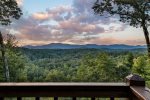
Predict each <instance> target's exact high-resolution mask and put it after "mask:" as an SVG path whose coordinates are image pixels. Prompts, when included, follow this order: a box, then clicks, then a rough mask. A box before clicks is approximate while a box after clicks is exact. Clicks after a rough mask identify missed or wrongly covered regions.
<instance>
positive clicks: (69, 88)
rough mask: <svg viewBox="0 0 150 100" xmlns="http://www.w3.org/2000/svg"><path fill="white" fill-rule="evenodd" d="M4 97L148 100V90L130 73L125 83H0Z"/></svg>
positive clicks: (18, 98)
mask: <svg viewBox="0 0 150 100" xmlns="http://www.w3.org/2000/svg"><path fill="white" fill-rule="evenodd" d="M5 97H17V100H22V97H35V100H40V97H53V98H54V100H58V97H72V100H76V99H77V97H88V98H91V100H95V98H110V100H115V98H128V100H150V90H149V89H148V88H146V87H145V81H144V80H143V79H142V78H141V77H139V76H137V75H130V76H128V77H127V78H126V82H125V83H0V100H4V98H5Z"/></svg>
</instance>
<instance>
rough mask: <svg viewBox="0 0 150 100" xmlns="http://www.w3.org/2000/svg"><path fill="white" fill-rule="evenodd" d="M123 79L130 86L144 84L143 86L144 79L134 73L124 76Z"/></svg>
mask: <svg viewBox="0 0 150 100" xmlns="http://www.w3.org/2000/svg"><path fill="white" fill-rule="evenodd" d="M125 81H126V83H127V84H128V85H130V86H144V87H145V80H144V79H143V78H142V77H141V76H139V75H136V74H130V75H128V76H127V77H126V78H125Z"/></svg>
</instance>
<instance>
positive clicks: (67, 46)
mask: <svg viewBox="0 0 150 100" xmlns="http://www.w3.org/2000/svg"><path fill="white" fill-rule="evenodd" d="M24 48H29V49H82V48H83V49H86V48H87V49H90V48H93V49H142V48H146V46H141V45H137V46H131V45H125V44H113V45H97V44H85V45H72V44H62V43H51V44H47V45H40V46H32V45H27V46H24Z"/></svg>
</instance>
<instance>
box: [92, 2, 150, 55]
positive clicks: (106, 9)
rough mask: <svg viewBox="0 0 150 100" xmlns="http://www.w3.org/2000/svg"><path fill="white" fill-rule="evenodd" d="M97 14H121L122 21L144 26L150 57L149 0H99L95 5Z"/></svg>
mask: <svg viewBox="0 0 150 100" xmlns="http://www.w3.org/2000/svg"><path fill="white" fill-rule="evenodd" d="M93 10H94V12H95V13H96V14H100V15H109V16H113V15H119V17H120V21H121V22H124V23H126V22H127V23H129V24H130V26H133V27H142V28H143V32H144V35H145V40H146V44H147V51H148V56H149V57H150V39H149V31H148V27H149V26H150V1H149V0H101V1H99V0H97V1H96V2H95V4H94V6H93Z"/></svg>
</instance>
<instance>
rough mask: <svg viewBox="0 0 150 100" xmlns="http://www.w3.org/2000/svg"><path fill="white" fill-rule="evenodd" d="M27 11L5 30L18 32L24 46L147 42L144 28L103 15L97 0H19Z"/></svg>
mask: <svg viewBox="0 0 150 100" xmlns="http://www.w3.org/2000/svg"><path fill="white" fill-rule="evenodd" d="M17 2H18V5H19V7H21V9H22V11H23V16H22V17H21V18H20V19H19V20H17V21H16V20H14V21H13V23H12V24H11V25H10V26H8V27H2V29H3V31H2V32H3V33H5V32H6V33H7V32H9V33H11V34H14V35H15V36H16V38H17V40H18V42H19V44H20V45H21V46H23V45H44V44H50V43H67V44H98V45H110V44H128V45H145V38H144V34H143V31H142V29H141V28H134V27H132V26H129V25H128V24H124V23H121V22H119V21H118V18H115V17H106V16H99V15H96V14H94V12H93V10H92V9H91V8H92V6H93V3H94V2H95V0H17Z"/></svg>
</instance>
